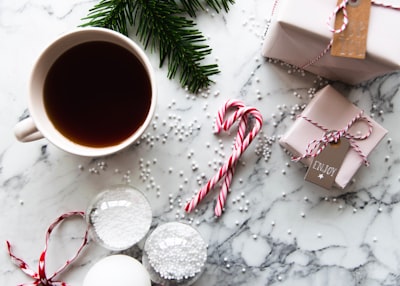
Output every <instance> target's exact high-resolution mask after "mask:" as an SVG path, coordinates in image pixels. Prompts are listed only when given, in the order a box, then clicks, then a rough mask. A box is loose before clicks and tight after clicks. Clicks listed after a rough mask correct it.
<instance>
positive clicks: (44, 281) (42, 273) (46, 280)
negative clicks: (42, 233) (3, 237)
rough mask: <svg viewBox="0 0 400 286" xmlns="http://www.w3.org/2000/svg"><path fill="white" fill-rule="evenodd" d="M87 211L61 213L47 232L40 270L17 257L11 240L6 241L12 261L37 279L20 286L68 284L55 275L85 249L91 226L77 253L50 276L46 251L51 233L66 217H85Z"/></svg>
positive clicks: (40, 259) (61, 285)
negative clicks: (47, 269) (32, 267)
mask: <svg viewBox="0 0 400 286" xmlns="http://www.w3.org/2000/svg"><path fill="white" fill-rule="evenodd" d="M84 215H85V213H84V212H81V211H75V212H68V213H66V214H63V215H61V216H60V217H58V218H57V219H56V220H55V221H54V222H53V223H52V224H51V225H50V226H49V228H48V229H47V232H46V242H45V246H44V250H43V251H42V253H41V254H40V258H39V266H38V272H35V271H34V270H32V269H31V268H30V267H29V266H28V264H27V263H25V261H23V260H22V259H20V258H18V257H16V256H15V255H14V254H13V253H12V251H11V244H10V242H9V241H6V244H7V250H8V254H9V255H10V258H11V261H12V262H13V263H14V264H15V265H17V266H18V267H19V268H20V269H21V270H22V271H23V272H24V273H25V274H26V275H28V276H29V277H31V278H33V279H34V280H35V281H33V282H32V283H25V284H19V286H34V285H42V286H67V285H68V284H67V283H65V282H62V281H56V280H54V279H55V277H56V276H57V275H58V274H60V273H61V272H62V271H64V269H65V268H67V267H68V266H69V265H70V264H71V263H72V262H73V261H74V260H75V259H76V258H77V257H78V255H79V254H80V253H81V251H82V250H83V248H84V247H85V246H86V245H87V242H88V234H89V227H88V228H87V229H86V232H85V236H84V238H83V242H82V244H81V246H80V247H79V249H78V251H77V252H76V254H75V255H74V256H73V257H71V258H70V259H69V260H67V262H65V264H64V265H63V266H62V267H60V268H59V269H58V270H57V271H56V272H54V274H53V275H51V276H50V277H47V275H46V253H47V247H48V244H49V239H50V235H51V233H52V232H53V230H54V228H55V227H56V226H57V225H58V224H60V223H61V222H62V221H63V220H65V219H66V218H69V217H71V216H81V217H84Z"/></svg>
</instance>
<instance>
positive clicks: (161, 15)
mask: <svg viewBox="0 0 400 286" xmlns="http://www.w3.org/2000/svg"><path fill="white" fill-rule="evenodd" d="M180 1H181V4H182V7H180V6H179V5H178V4H177V2H175V0H101V1H100V3H99V4H97V5H95V6H94V7H93V8H92V9H91V10H90V11H89V14H88V16H87V17H86V18H84V19H83V20H84V21H87V22H86V23H84V24H83V25H82V26H97V27H105V28H109V29H113V30H116V31H119V32H121V33H123V34H125V35H127V34H128V26H127V25H128V24H129V25H131V26H132V25H133V26H134V27H136V33H137V36H138V37H139V40H140V41H141V42H142V43H143V45H144V46H145V48H146V49H147V48H150V49H151V51H154V50H158V52H159V55H160V66H162V65H163V64H164V63H165V62H166V61H167V62H168V77H169V78H174V77H175V76H176V75H177V74H178V73H179V79H180V82H181V84H182V86H187V87H188V89H189V91H191V92H197V91H198V90H199V89H201V88H206V87H208V86H209V85H210V84H211V83H212V82H213V81H212V80H211V79H210V77H211V76H212V75H215V74H217V73H219V70H218V66H217V65H216V64H211V65H202V64H201V62H202V61H203V60H204V59H205V57H206V56H207V55H209V54H210V53H211V49H210V48H209V46H208V45H207V44H204V42H205V40H206V39H205V38H204V36H203V35H202V34H201V32H200V31H199V30H198V29H196V28H195V26H196V24H195V23H194V21H192V20H190V19H187V18H185V17H184V16H183V15H182V13H183V12H184V11H186V12H187V13H188V14H189V15H195V12H196V11H198V10H200V9H204V6H203V4H201V3H200V1H199V0H180ZM204 1H205V2H206V3H207V5H209V6H210V7H212V8H213V9H214V10H216V11H217V12H219V11H220V10H221V9H225V10H227V9H228V4H229V3H233V0H204Z"/></svg>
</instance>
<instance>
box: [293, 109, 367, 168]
mask: <svg viewBox="0 0 400 286" xmlns="http://www.w3.org/2000/svg"><path fill="white" fill-rule="evenodd" d="M363 113H364V112H363V111H360V112H359V113H358V114H357V115H356V116H355V117H354V118H352V119H351V120H350V121H349V123H348V124H347V125H346V126H345V127H344V128H343V129H340V130H334V131H332V130H330V129H328V128H326V127H324V126H322V125H320V124H319V123H318V122H316V121H314V120H312V119H310V118H308V117H307V116H304V115H300V116H299V117H300V118H303V119H305V120H307V121H308V122H310V123H311V124H313V125H314V126H316V127H318V128H320V129H322V130H323V131H325V134H324V135H323V136H322V137H321V138H320V139H314V140H311V141H310V143H308V145H307V148H306V152H305V153H304V154H303V155H301V156H294V157H292V160H293V161H296V162H298V161H300V160H302V159H305V158H309V157H312V158H314V157H316V156H318V155H319V154H320V153H321V152H322V150H324V149H325V147H326V146H327V145H328V144H329V143H332V142H334V143H337V142H338V140H340V138H342V137H344V138H347V139H348V140H349V143H350V147H351V148H352V149H353V150H354V151H355V152H357V154H358V155H360V157H361V158H362V159H363V162H364V164H365V165H366V166H368V165H369V162H368V160H367V156H366V155H365V154H364V153H363V151H362V150H361V149H360V147H359V146H358V145H357V143H356V140H365V139H367V138H368V137H369V136H370V135H371V134H372V129H373V127H372V122H371V121H370V120H369V119H368V118H367V117H365V116H363ZM357 121H364V122H366V123H367V126H368V131H367V133H366V134H364V135H359V134H356V135H353V134H351V133H349V129H350V128H351V126H353V124H354V123H355V122H357Z"/></svg>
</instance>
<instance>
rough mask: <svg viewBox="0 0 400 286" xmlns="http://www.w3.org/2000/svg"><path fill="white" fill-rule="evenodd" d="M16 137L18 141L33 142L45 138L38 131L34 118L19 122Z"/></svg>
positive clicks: (15, 128)
mask: <svg viewBox="0 0 400 286" xmlns="http://www.w3.org/2000/svg"><path fill="white" fill-rule="evenodd" d="M14 135H15V137H16V138H17V140H18V141H21V142H31V141H35V140H39V139H42V138H43V135H42V133H41V132H40V131H39V130H38V129H37V127H36V125H35V123H34V122H33V119H32V117H28V118H25V119H23V120H22V121H20V122H18V123H17V124H16V125H15V127H14Z"/></svg>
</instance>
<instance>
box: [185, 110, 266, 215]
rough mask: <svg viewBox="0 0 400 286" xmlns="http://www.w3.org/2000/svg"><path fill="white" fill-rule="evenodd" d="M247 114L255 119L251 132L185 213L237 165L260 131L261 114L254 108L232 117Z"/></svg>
mask: <svg viewBox="0 0 400 286" xmlns="http://www.w3.org/2000/svg"><path fill="white" fill-rule="evenodd" d="M248 112H251V114H252V116H253V117H254V119H255V122H254V126H253V128H252V130H251V131H250V132H249V133H248V134H247V135H246V137H245V138H244V139H243V142H242V144H241V145H240V147H239V148H237V149H234V150H233V152H232V154H231V156H230V157H229V159H228V161H227V162H225V164H224V165H223V166H222V167H221V168H220V169H219V170H218V172H217V173H216V174H215V175H214V176H213V177H212V178H211V179H210V180H209V181H208V182H207V184H206V185H205V186H204V187H203V188H201V189H200V191H199V192H198V193H197V195H196V196H195V197H194V198H193V199H192V200H191V201H190V202H189V203H188V204H187V205H186V207H185V210H186V211H187V212H191V211H192V210H193V209H194V208H195V207H196V206H197V205H198V204H199V202H200V201H201V200H203V198H204V197H205V196H206V195H207V194H208V193H209V192H210V190H212V189H213V188H214V187H215V185H216V184H217V183H218V182H219V180H221V178H222V177H224V176H225V175H226V174H227V172H228V171H229V170H230V169H231V168H232V166H234V165H235V164H236V163H237V160H238V159H239V157H240V156H241V154H242V153H243V152H244V151H245V150H246V149H247V147H248V146H249V145H250V143H251V141H252V140H253V139H254V137H255V136H256V135H257V134H258V132H259V131H260V130H261V127H262V123H263V118H262V115H261V113H260V112H259V111H258V110H257V109H255V108H254V107H244V108H241V109H239V110H238V111H237V112H235V114H234V116H238V115H239V114H242V116H243V115H244V114H246V113H248ZM230 122H233V121H230ZM228 125H229V124H227V126H228Z"/></svg>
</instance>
